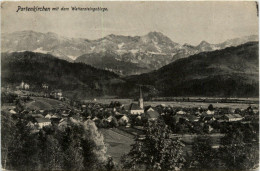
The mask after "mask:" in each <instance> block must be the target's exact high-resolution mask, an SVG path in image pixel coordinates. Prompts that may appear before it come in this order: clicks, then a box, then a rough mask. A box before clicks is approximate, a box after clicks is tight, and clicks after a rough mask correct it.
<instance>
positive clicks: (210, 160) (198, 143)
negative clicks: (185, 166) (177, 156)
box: [189, 135, 217, 170]
mask: <svg viewBox="0 0 260 171" xmlns="http://www.w3.org/2000/svg"><path fill="white" fill-rule="evenodd" d="M216 153H217V152H216V151H215V150H214V149H212V141H211V137H210V136H207V135H204V136H199V137H196V138H195V139H194V142H193V145H192V156H191V161H190V164H189V166H192V167H195V168H197V169H200V170H203V169H206V170H209V169H211V168H216V166H214V164H215V163H216V162H215V161H214V160H215V159H216V157H214V156H216Z"/></svg>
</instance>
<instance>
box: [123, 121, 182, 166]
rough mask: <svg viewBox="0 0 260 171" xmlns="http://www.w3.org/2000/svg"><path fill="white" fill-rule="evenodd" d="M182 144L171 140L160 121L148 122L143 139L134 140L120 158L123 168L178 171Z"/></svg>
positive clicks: (169, 132)
mask: <svg viewBox="0 0 260 171" xmlns="http://www.w3.org/2000/svg"><path fill="white" fill-rule="evenodd" d="M183 147H184V144H182V143H181V142H180V140H179V139H173V138H171V131H170V129H168V127H167V126H166V125H165V123H163V121H162V120H158V121H155V122H150V123H149V124H148V125H147V126H146V128H145V138H144V139H143V140H140V139H139V138H138V137H137V138H136V139H135V144H134V145H132V149H131V151H130V152H129V154H127V155H126V156H124V157H123V158H122V162H123V165H124V168H127V169H146V170H178V169H180V168H182V166H183V164H184V162H185V160H184V157H183Z"/></svg>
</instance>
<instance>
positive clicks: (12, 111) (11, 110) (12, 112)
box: [9, 109, 17, 114]
mask: <svg viewBox="0 0 260 171" xmlns="http://www.w3.org/2000/svg"><path fill="white" fill-rule="evenodd" d="M9 112H10V113H11V114H16V113H17V112H16V111H14V110H13V109H10V110H9Z"/></svg>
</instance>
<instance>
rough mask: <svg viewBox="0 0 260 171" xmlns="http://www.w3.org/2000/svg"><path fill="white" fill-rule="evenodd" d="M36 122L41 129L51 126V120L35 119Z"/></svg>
mask: <svg viewBox="0 0 260 171" xmlns="http://www.w3.org/2000/svg"><path fill="white" fill-rule="evenodd" d="M35 120H36V122H37V123H38V125H39V128H43V127H45V126H49V125H51V120H50V119H47V118H35Z"/></svg>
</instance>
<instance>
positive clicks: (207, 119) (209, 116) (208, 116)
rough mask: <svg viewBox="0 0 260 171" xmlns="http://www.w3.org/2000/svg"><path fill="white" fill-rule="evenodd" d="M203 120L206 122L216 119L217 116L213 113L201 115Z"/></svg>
mask: <svg viewBox="0 0 260 171" xmlns="http://www.w3.org/2000/svg"><path fill="white" fill-rule="evenodd" d="M201 119H202V121H204V122H205V123H207V122H212V121H215V120H216V118H215V117H214V116H213V115H203V116H201Z"/></svg>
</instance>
